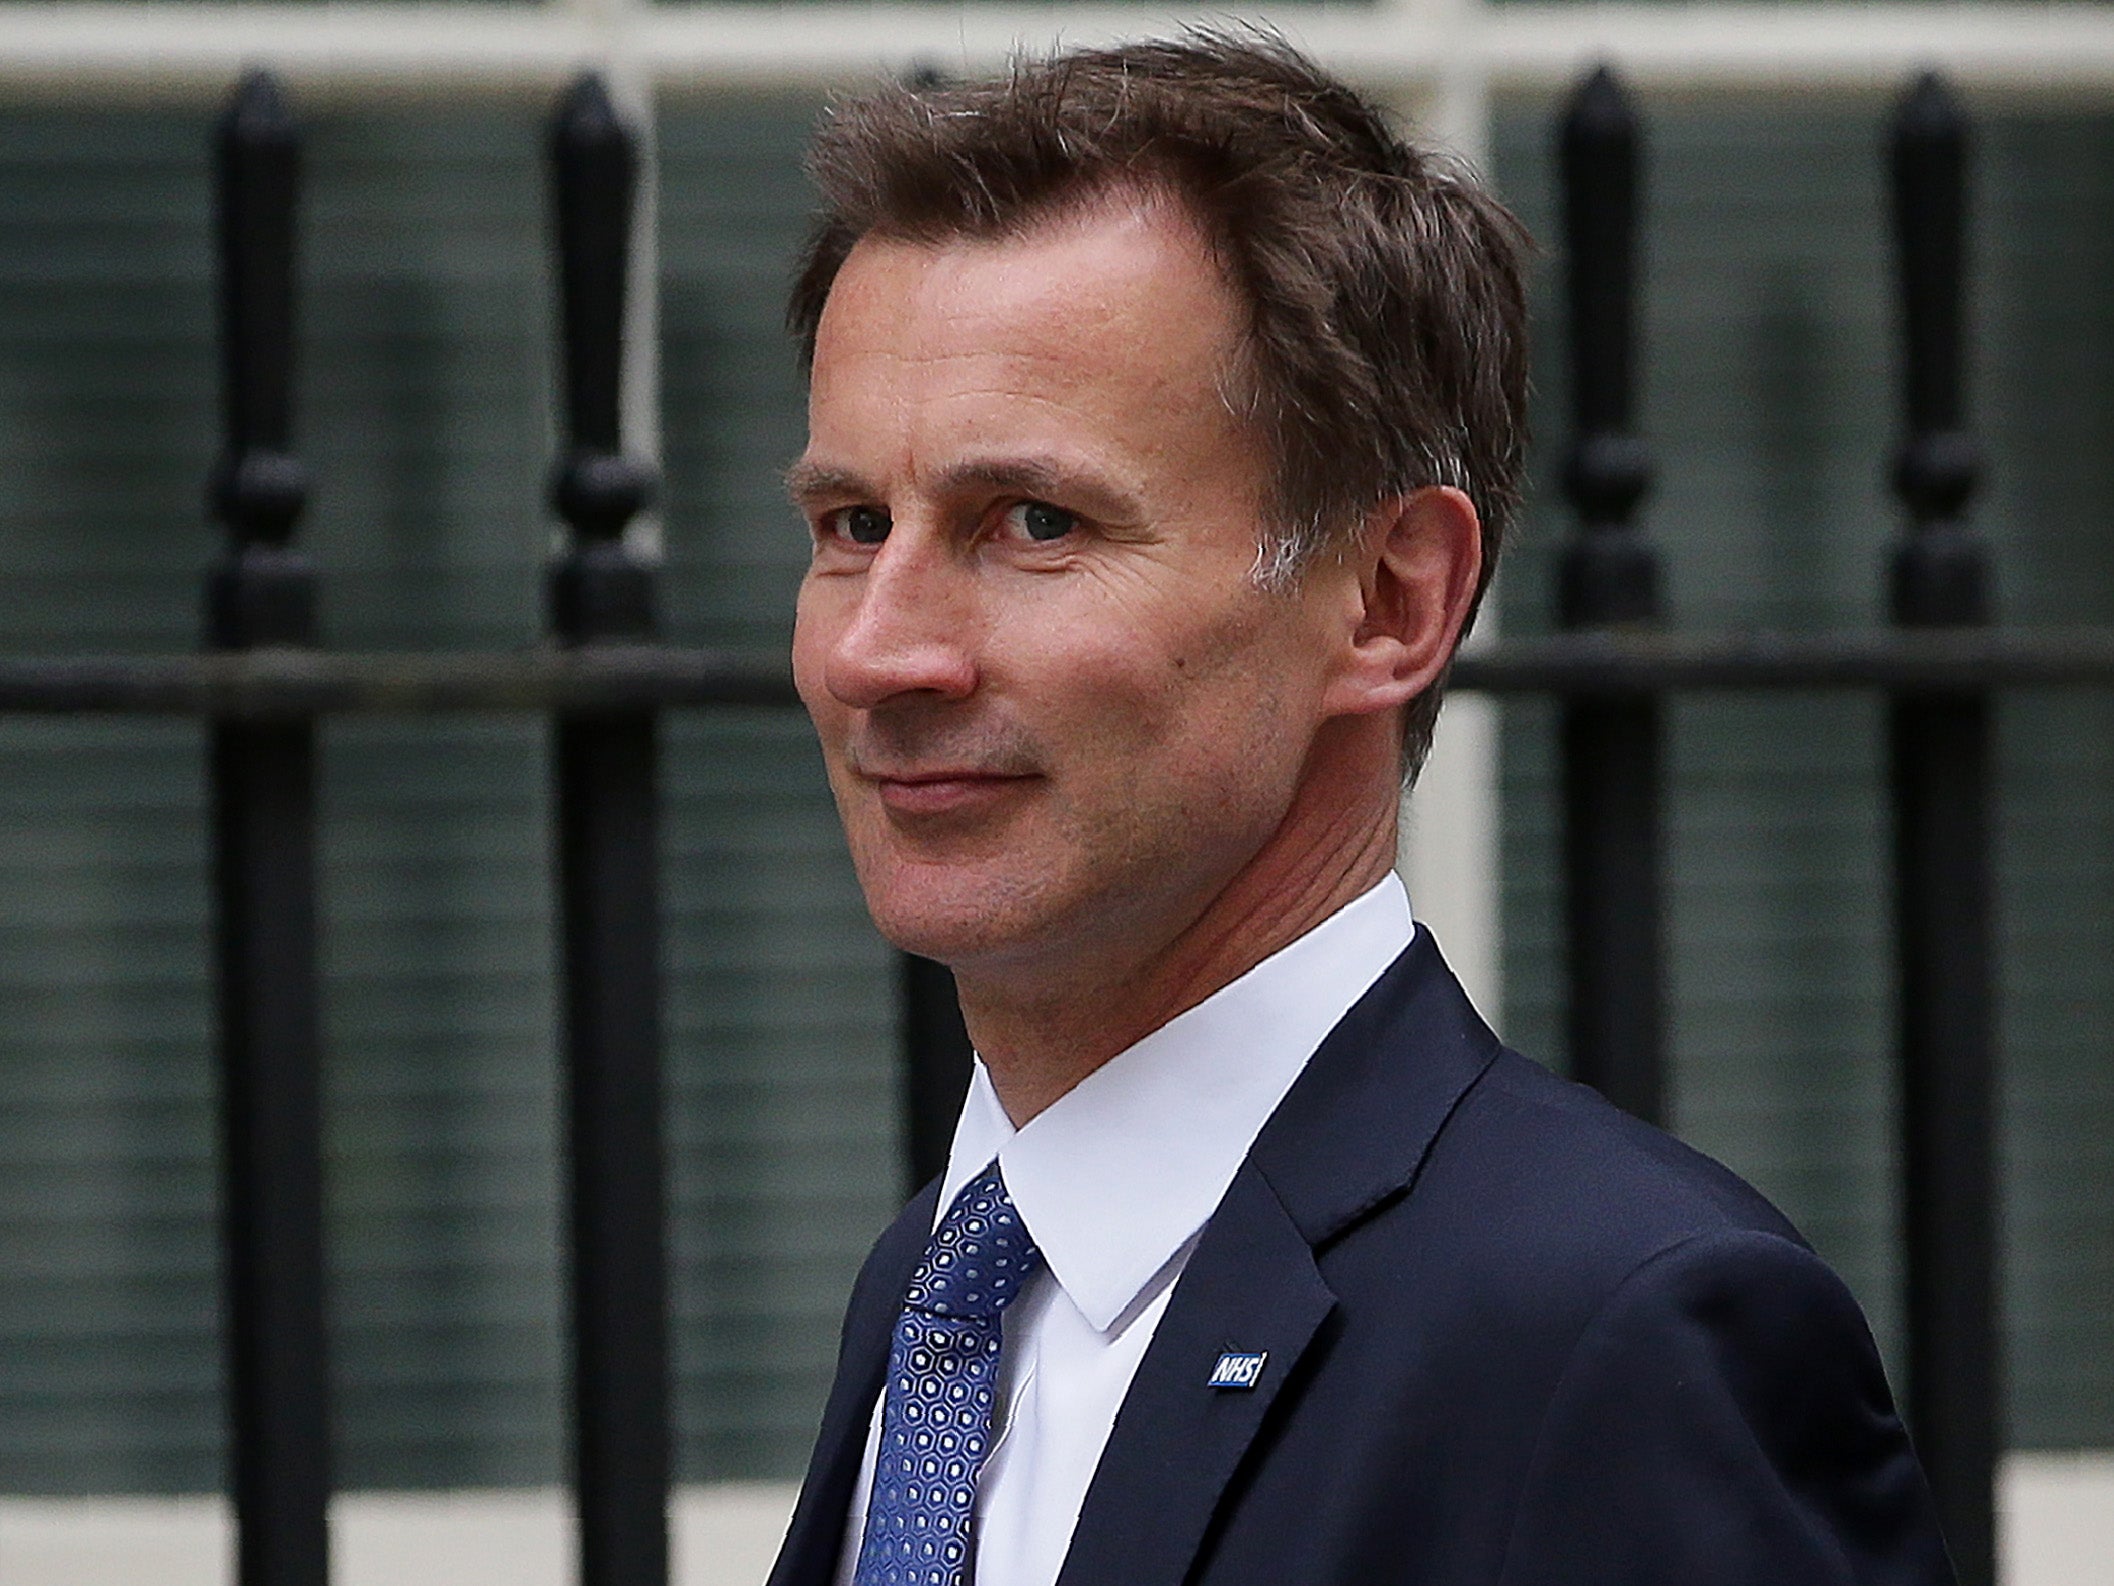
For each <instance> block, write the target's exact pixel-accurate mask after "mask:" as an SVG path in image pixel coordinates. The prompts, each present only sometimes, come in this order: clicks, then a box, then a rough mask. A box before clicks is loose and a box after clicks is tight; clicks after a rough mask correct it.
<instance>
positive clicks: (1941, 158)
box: [1888, 72, 1982, 622]
mask: <svg viewBox="0 0 2114 1586" xmlns="http://www.w3.org/2000/svg"><path fill="white" fill-rule="evenodd" d="M1889 145H1890V146H1889V150H1888V154H1889V162H1888V163H1889V165H1890V167H1891V172H1890V174H1891V176H1892V187H1893V208H1894V215H1893V218H1894V233H1895V239H1896V243H1897V245H1898V248H1899V268H1900V277H1901V322H1902V340H1903V347H1902V352H1903V397H1904V407H1905V413H1904V417H1905V419H1906V421H1907V428H1908V439H1907V441H1906V443H1905V444H1904V445H1903V446H1902V449H1901V452H1900V455H1899V457H1898V458H1897V460H1896V463H1895V468H1894V488H1895V490H1896V492H1897V493H1898V494H1899V495H1900V496H1901V498H1902V500H1903V501H1904V502H1905V503H1906V504H1907V505H1908V508H1909V511H1910V513H1911V515H1912V516H1913V518H1914V519H1915V521H1916V522H1918V523H1922V524H1929V523H1936V522H1941V521H1945V520H1950V519H1954V518H1957V517H1958V516H1959V515H1960V513H1961V512H1962V510H1964V509H1965V507H1966V505H1967V503H1968V501H1969V500H1970V499H1971V498H1972V497H1973V495H1974V491H1975V488H1976V486H1977V485H1978V484H1979V483H1980V482H1981V472H1982V465H1981V456H1980V452H1979V450H1978V449H1977V448H1976V446H1975V444H1974V441H1973V440H1972V438H1970V437H1969V436H1968V434H1967V433H1966V430H1965V427H1964V426H1965V413H1966V400H1965V383H1966V381H1965V375H1966V370H1965V365H1966V340H1967V338H1966V327H1965V322H1964V304H1965V298H1966V232H1967V145H1968V128H1967V113H1966V110H1965V109H1964V108H1963V107H1962V105H1961V104H1960V101H1959V98H1958V96H1957V95H1955V94H1954V93H1953V91H1952V89H1951V88H1950V87H1948V86H1947V85H1946V83H1945V81H1944V79H1943V78H1941V77H1939V76H1938V75H1937V74H1936V73H1934V72H1926V73H1924V74H1923V75H1922V76H1921V77H1919V78H1918V79H1917V80H1916V81H1915V82H1914V83H1913V84H1912V85H1910V87H1909V89H1908V91H1907V92H1906V93H1905V94H1903V96H1902V98H1901V102H1900V106H1899V108H1898V110H1897V111H1896V113H1895V118H1894V125H1893V131H1892V135H1891V137H1890V139H1889ZM1965 598H1972V597H1970V595H1969V592H1968V591H1966V590H1965V589H1960V590H1955V591H1953V592H1952V600H1951V602H1943V601H1941V602H1940V603H1939V604H1940V605H1943V606H1946V607H1947V609H1946V610H1943V611H1941V610H1937V609H1935V608H1934V609H1933V611H1932V612H1931V613H1929V614H1927V615H1922V616H1911V617H1908V618H1907V620H1910V621H1938V622H1957V621H1962V620H1966V619H1967V617H1968V615H1969V613H1968V612H1967V611H1966V610H1965V608H1963V607H1961V606H1959V604H1958V603H1959V602H1960V601H1961V600H1962V599H1965Z"/></svg>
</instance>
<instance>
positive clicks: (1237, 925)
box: [956, 802, 1396, 1127]
mask: <svg viewBox="0 0 2114 1586" xmlns="http://www.w3.org/2000/svg"><path fill="white" fill-rule="evenodd" d="M1395 837H1396V834H1395V808H1394V805H1393V804H1392V802H1389V803H1387V804H1386V805H1385V806H1384V807H1376V808H1372V809H1368V810H1365V811H1356V810H1351V811H1345V812H1343V814H1342V815H1341V816H1340V817H1339V818H1338V819H1336V820H1335V821H1332V822H1329V823H1326V824H1325V825H1324V826H1323V827H1322V829H1320V830H1319V831H1317V832H1315V833H1314V840H1313V841H1312V842H1311V843H1308V844H1300V845H1278V844H1273V845H1272V847H1271V849H1269V850H1266V851H1265V853H1264V854H1262V855H1258V856H1257V860H1256V862H1255V863H1252V864H1250V865H1249V866H1248V867H1247V868H1246V869H1244V870H1243V871H1242V872H1241V873H1240V874H1239V875H1237V876H1236V877H1235V878H1234V879H1233V881H1232V882H1231V883H1230V884H1229V885H1228V886H1227V887H1225V888H1224V889H1223V890H1222V891H1220V892H1219V893H1218V895H1217V896H1215V897H1214V898H1212V899H1211V901H1210V902H1209V903H1208V904H1207V905H1206V906H1205V908H1204V909H1203V911H1202V912H1201V913H1200V914H1199V915H1198V916H1197V917H1196V919H1195V920H1193V921H1192V922H1190V924H1189V925H1188V926H1187V927H1186V928H1185V929H1183V930H1181V931H1180V932H1179V933H1178V934H1176V935H1175V936H1174V938H1173V939H1172V940H1171V941H1170V942H1169V943H1168V944H1167V946H1166V947H1165V948H1164V949H1163V950H1162V951H1161V952H1159V953H1156V954H1154V955H1151V956H1150V957H1148V958H1146V959H1144V960H1143V961H1140V960H1137V959H1135V958H1133V959H1131V960H1129V961H1128V962H1127V963H1126V964H1124V965H1123V966H1122V967H1120V968H1118V967H1116V966H1115V965H1114V964H1113V963H1110V962H1103V963H1100V964H1092V963H1089V964H1083V965H1078V966H1075V967H1073V968H1071V969H1070V971H1069V972H1067V973H1063V974H1045V975H1038V976H1034V977H1021V976H1011V975H1006V976H980V975H978V974H977V973H975V972H974V970H971V969H968V968H958V969H957V973H956V979H957V984H958V985H959V987H960V990H961V999H962V1014H963V1017H964V1019H965V1021H966V1022H967V1024H968V1027H969V1034H970V1038H971V1039H972V1040H973V1041H974V1043H975V1045H976V1050H977V1052H978V1054H979V1055H980V1056H981V1057H982V1058H983V1060H984V1065H985V1067H986V1068H987V1069H988V1070H989V1071H990V1075H991V1084H992V1088H993V1089H994V1090H995V1091H996V1092H997V1094H998V1099H999V1101H1000V1102H1001V1103H1002V1104H1003V1105H1004V1107H1005V1109H1006V1114H1007V1116H1008V1117H1009V1118H1011V1119H1012V1120H1013V1123H1014V1125H1015V1126H1016V1127H1018V1126H1022V1125H1025V1124H1026V1123H1027V1121H1028V1120H1029V1119H1030V1118H1032V1117H1034V1116H1035V1115H1036V1114H1037V1113H1039V1112H1041V1111H1042V1110H1043V1109H1044V1108H1045V1107H1047V1106H1049V1105H1050V1103H1052V1102H1054V1101H1056V1100H1057V1099H1058V1098H1059V1097H1060V1096H1062V1095H1064V1094H1065V1093H1066V1092H1067V1091H1069V1090H1070V1089H1071V1088H1072V1087H1073V1086H1074V1085H1077V1084H1078V1083H1079V1082H1080V1081H1081V1080H1082V1079H1084V1078H1086V1076H1087V1075H1089V1074H1091V1073H1093V1072H1094V1071H1095V1070H1096V1069H1098V1068H1099V1067H1101V1065H1102V1064H1104V1063H1106V1062H1107V1061H1108V1060H1109V1059H1110V1058H1112V1057H1114V1056H1115V1055H1116V1054H1117V1053H1119V1052H1122V1051H1125V1050H1127V1049H1128V1048H1129V1047H1131V1046H1134V1045H1136V1044H1137V1042H1139V1041H1140V1040H1143V1039H1144V1038H1145V1037H1146V1036H1148V1035H1150V1034H1151V1033H1152V1032H1153V1031H1154V1030H1157V1029H1159V1028H1160V1027H1161V1026H1162V1025H1164V1024H1166V1023H1167V1022H1168V1021H1169V1020H1171V1019H1173V1018H1175V1017H1176V1016H1178V1015H1180V1014H1182V1013H1186V1012H1187V1011H1188V1010H1189V1009H1191V1008H1193V1007H1195V1006H1196V1005H1197V1004H1198V1003H1200V1002H1202V1001H1204V1000H1205V999H1206V998H1207V997H1210V996H1211V995H1212V994H1213V993H1215V992H1217V991H1219V990H1220V989H1222V988H1223V987H1225V986H1228V985H1230V984H1232V983H1233V982H1234V981H1235V980H1238V979H1239V978H1240V977H1241V976H1242V975H1244V974H1246V973H1247V972H1248V971H1249V970H1250V969H1253V968H1254V967H1255V966H1256V965H1257V964H1259V963H1261V962H1262V961H1263V960H1264V959H1266V958H1268V957H1270V956H1271V955H1272V954H1274V953H1276V952H1278V951H1280V950H1281V949H1283V948H1285V947H1288V946H1290V945H1291V944H1292V943H1293V942H1295V941H1297V940H1298V939H1299V938H1300V937H1302V936H1304V935H1306V934H1307V932H1309V931H1311V930H1313V929H1314V927H1316V926H1317V925H1319V924H1321V923H1322V922H1323V921H1324V920H1326V919H1328V918H1329V917H1330V916H1331V915H1333V914H1335V913H1336V911H1337V910H1339V909H1341V908H1342V907H1344V906H1345V905H1346V904H1348V903H1351V902H1353V901H1355V900H1356V899H1358V898H1360V897H1362V896H1364V895H1365V894H1366V893H1367V892H1369V891H1371V890H1372V888H1373V887H1374V886H1376V885H1378V883H1379V882H1380V880H1381V878H1382V877H1383V876H1385V875H1386V874H1387V871H1388V870H1389V868H1390V867H1391V866H1392V865H1393V863H1394V859H1395Z"/></svg>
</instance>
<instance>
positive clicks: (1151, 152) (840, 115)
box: [787, 32, 1527, 771]
mask: <svg viewBox="0 0 2114 1586" xmlns="http://www.w3.org/2000/svg"><path fill="white" fill-rule="evenodd" d="M808 171H809V174H810V175H811V176H812V178H813V179H814V182H815V185H816V187H817V188H818V189H819V190H820V192H821V195H822V201H823V207H822V212H821V215H820V218H819V220H818V222H817V224H816V227H815V230H814V233H813V235H812V237H811V238H810V239H809V242H808V246H807V249H806V252H805V253H804V255H803V256H802V259H801V264H800V269H799V274H798V277H797V279H796V281H795V284H794V287H793V292H792V298H791V302H790V304H789V307H788V311H787V321H788V324H789V325H790V327H791V329H792V331H793V332H794V334H795V335H796V336H798V337H799V339H800V345H801V356H802V362H803V365H812V363H813V359H814V352H815V333H816V329H817V327H818V325H819V324H820V322H821V319H822V310H823V305H824V304H825V302H826V301H827V300H828V297H829V291H830V286H831V284H832V283H833V282H834V281H835V279H836V276H837V271H838V270H839V268H841V267H842V265H843V263H844V261H845V258H846V257H847V256H848V255H849V254H850V252H851V250H852V248H853V246H854V245H855V244H856V243H857V242H858V240H859V239H860V238H861V237H863V236H865V235H867V234H869V233H872V234H875V235H878V236H884V237H890V238H896V239H900V240H905V241H912V242H932V243H940V242H946V241H951V240H955V239H960V238H982V239H989V238H1003V237H1008V236H1016V235H1019V234H1021V233H1022V232H1024V231H1026V230H1028V229H1030V228H1031V227H1033V226H1034V225H1035V224H1037V223H1038V222H1041V221H1045V220H1047V219H1049V218H1050V217H1051V216H1052V215H1054V214H1056V213H1059V212H1061V211H1063V210H1065V209H1068V208H1070V207H1073V206H1075V205H1078V204H1080V203H1082V202H1084V201H1087V200H1090V199H1092V198H1094V197H1096V196H1099V195H1100V194H1102V193H1105V192H1108V191H1111V190H1117V189H1122V188H1125V187H1131V188H1137V189H1141V190H1144V191H1146V192H1158V193H1164V194H1167V195H1169V196H1171V197H1172V198H1174V199H1175V200H1176V201H1177V202H1179V203H1180V204H1181V205H1182V206H1183V207H1184V208H1185V209H1186V210H1187V211H1188V212H1189V213H1190V214H1192V215H1193V216H1194V217H1195V218H1196V220H1197V221H1198V222H1199V224H1200V225H1201V226H1202V228H1203V231H1204V235H1205V236H1206V237H1207V239H1208V240H1209V242H1210V244H1211V247H1212V249H1213V252H1214V254H1215V255H1216V257H1217V258H1218V260H1219V262H1220V265H1221V267H1222V268H1223V269H1224V270H1225V272H1226V275H1227V278H1228V280H1229V282H1230V284H1231V285H1232V286H1233V288H1234V290H1235V292H1236V294H1237V296H1238V297H1239V298H1240V300H1241V301H1242V302H1243V303H1244V304H1245V306H1246V309H1247V314H1248V323H1247V326H1246V327H1245V332H1246V333H1245V336H1244V338H1243V345H1242V357H1241V363H1240V367H1239V368H1238V369H1236V370H1235V371H1232V373H1233V375H1234V379H1233V382H1232V383H1233V385H1234V390H1233V391H1232V392H1230V393H1228V394H1229V395H1230V396H1232V397H1233V398H1234V399H1235V401H1236V402H1237V403H1238V405H1239V406H1240V407H1241V408H1243V409H1245V410H1246V412H1247V413H1248V414H1249V415H1250V416H1251V418H1252V420H1253V422H1254V423H1255V424H1256V426H1257V428H1258V430H1259V432H1260V433H1261V434H1262V436H1263V437H1264V439H1265V441H1266V443H1267V445H1268V446H1269V447H1270V450H1271V453H1272V462H1273V469H1272V480H1271V492H1270V495H1271V499H1270V504H1269V507H1270V516H1271V520H1272V521H1270V522H1268V523H1266V525H1265V529H1264V543H1263V544H1262V546H1260V547H1259V551H1260V555H1261V560H1260V561H1259V563H1258V565H1259V567H1260V568H1261V569H1262V572H1263V575H1264V577H1265V578H1266V579H1267V580H1269V581H1272V582H1285V581H1288V580H1289V579H1290V577H1291V576H1292V575H1293V574H1294V573H1295V572H1296V571H1297V570H1298V569H1300V568H1302V567H1304V566H1305V565H1306V564H1307V563H1308V562H1310V561H1311V560H1312V559H1313V558H1314V556H1315V555H1317V554H1318V553H1320V552H1321V551H1323V550H1325V549H1327V548H1329V547H1331V546H1335V545H1342V544H1345V543H1347V542H1348V540H1349V538H1350V537H1351V536H1353V535H1355V534H1356V533H1357V531H1358V529H1359V527H1360V526H1361V525H1362V524H1363V523H1364V521H1365V519H1366V515H1367V514H1368V513H1369V512H1370V511H1371V510H1372V509H1373V508H1374V507H1375V506H1377V505H1379V504H1380V503H1381V502H1383V501H1385V500H1387V499H1388V498H1389V497H1390V496H1395V495H1399V494H1402V493H1403V492H1405V491H1408V490H1412V489H1416V488H1418V487H1420V486H1424V485H1452V486H1455V487H1457V488H1458V489H1460V490H1462V491H1463V492H1465V493H1466V494H1467V496H1468V498H1469V500H1470V501H1472V502H1473V503H1474V504H1475V509H1476V512H1477V514H1478V515H1479V516H1480V518H1481V520H1482V533H1483V586H1485V587H1487V585H1488V582H1489V578H1490V574H1491V571H1492V570H1493V569H1494V568H1495V566H1496V563H1497V552H1498V548H1499V546H1500V545H1501V543H1502V541H1503V536H1504V531H1505V528H1506V526H1507V525H1508V524H1509V522H1510V521H1511V518H1512V514H1513V512H1514V510H1515V509H1516V508H1517V506H1518V502H1519V475H1520V467H1521V461H1522V458H1523V455H1524V452H1525V448H1526V417H1525V409H1526V389H1527V353H1526V307H1525V292H1524V286H1523V281H1522V275H1523V270H1522V260H1523V256H1524V253H1525V249H1526V237H1525V234H1524V232H1523V231H1522V230H1521V229H1520V227H1519V225H1518V223H1517V222H1516V221H1515V220H1514V219H1513V218H1512V216H1511V215H1510V214H1508V213H1507V212H1506V211H1505V209H1504V208H1503V207H1502V206H1501V205H1499V204H1498V203H1497V201H1496V200H1495V199H1493V198H1491V197H1490V196H1489V195H1488V194H1486V193H1485V192H1483V190H1482V189H1481V188H1480V187H1479V186H1477V185H1476V183H1475V182H1474V180H1473V179H1472V178H1470V177H1469V176H1468V175H1466V174H1465V172H1463V171H1462V170H1461V169H1460V168H1459V167H1458V166H1456V165H1455V164H1454V163H1453V162H1452V161H1451V160H1449V159H1446V158H1444V157H1441V156H1437V155H1434V154H1431V153H1429V152H1426V151H1423V150H1420V149H1417V148H1415V147H1413V146H1412V145H1410V144H1409V143H1407V142H1405V141H1404V140H1403V139H1401V138H1400V137H1398V136H1397V135H1396V134H1395V132H1394V131H1393V130H1392V128H1391V127H1390V126H1389V123H1388V119H1387V117H1386V115H1385V113H1384V112H1383V111H1381V110H1380V109H1379V107H1378V106H1376V105H1375V104H1373V103H1372V102H1371V101H1370V100H1368V99H1366V98H1365V97H1364V96H1362V95H1360V94H1358V93H1356V92H1355V91H1353V90H1352V89H1350V88H1348V87H1346V86H1345V85H1344V84H1342V83H1340V82H1337V81H1336V80H1335V79H1333V78H1331V77H1330V76H1328V75H1327V74H1326V73H1324V72H1323V71H1322V70H1321V69H1320V68H1319V67H1317V66H1316V65H1314V64H1313V62H1311V61H1309V60H1307V59H1306V58H1305V57H1304V56H1302V55H1301V54H1299V53H1298V52H1297V51H1295V50H1293V49H1292V48H1291V47H1290V46H1289V45H1286V44H1284V43H1282V42H1280V41H1278V40H1276V39H1273V38H1269V37H1266V36H1261V35H1250V34H1231V33H1219V32H1195V33H1189V34H1185V35H1183V36H1182V37H1180V38H1177V39H1170V40H1158V41H1153V42H1148V43H1138V44H1125V45H1119V46H1116V47H1114V48H1109V49H1099V50H1083V51H1079V52H1076V53H1072V54H1067V55H1060V56H1057V57H1055V58H1052V59H1047V60H1024V61H1021V62H1019V63H1017V64H1016V65H1015V66H1014V68H1013V70H1012V72H1011V74H1010V76H1008V77H1006V78H1003V79H999V80H995V81H990V82H978V83H965V84H959V85H936V86H915V85H903V86H892V87H888V88H884V89H881V90H879V91H878V92H875V93H872V94H869V95H866V96H864V97H861V98H858V99H854V100H851V101H848V102H845V103H842V104H839V105H837V106H835V107H834V108H833V109H832V111H831V113H830V114H829V115H828V117H826V118H825V120H824V121H823V123H822V125H821V127H820V129H819V130H818V131H817V133H816V136H815V141H814V144H813V146H812V148H811V149H810V151H809V155H808ZM1481 598H1482V588H1481V587H1479V588H1478V589H1477V591H1476V599H1477V601H1478V602H1480V600H1481ZM1471 616H1472V610H1471ZM1438 696H1439V689H1438V688H1437V687H1436V686H1435V687H1433V688H1432V689H1431V690H1430V691H1428V692H1427V693H1426V694H1425V695H1424V696H1423V697H1421V698H1419V699H1418V700H1417V701H1415V702H1414V703H1413V704H1412V705H1411V706H1410V708H1409V711H1408V713H1407V718H1406V720H1405V723H1404V727H1405V742H1404V755H1405V764H1406V766H1407V767H1408V768H1409V769H1410V770H1412V771H1414V769H1415V768H1416V766H1417V765H1418V764H1419V763H1420V762H1421V761H1422V759H1423V755H1424V752H1425V751H1426V749H1428V747H1429V745H1430V741H1431V732H1432V726H1433V724H1434V722H1435V720H1436V718H1437V715H1438Z"/></svg>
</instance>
